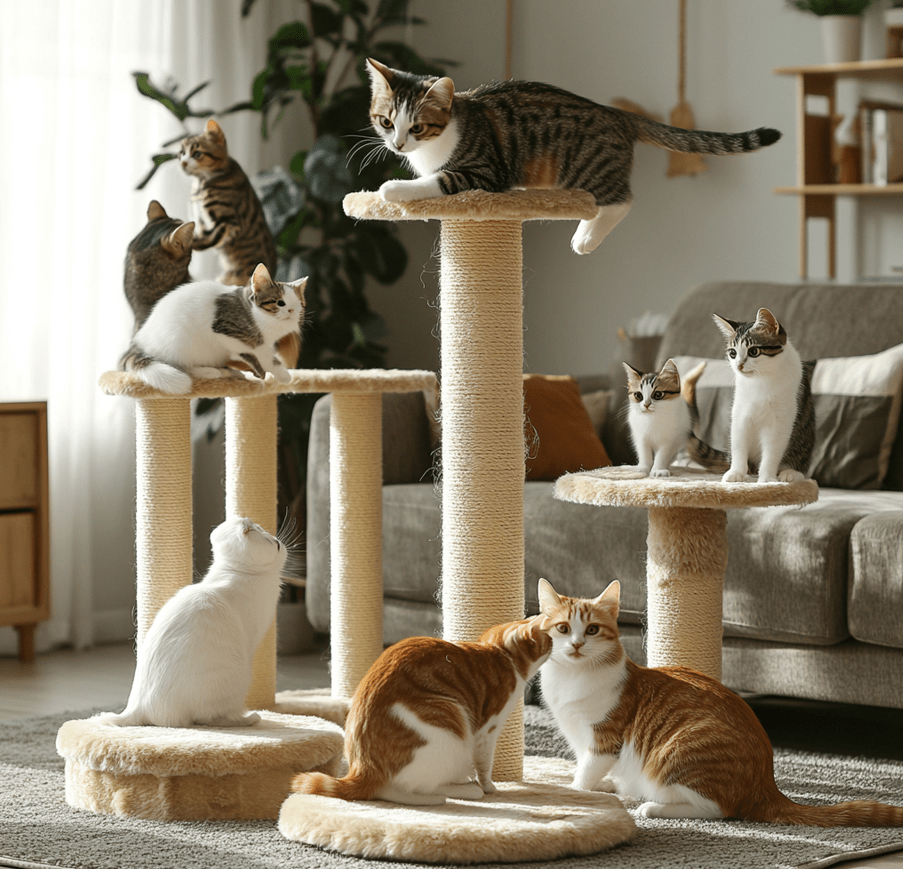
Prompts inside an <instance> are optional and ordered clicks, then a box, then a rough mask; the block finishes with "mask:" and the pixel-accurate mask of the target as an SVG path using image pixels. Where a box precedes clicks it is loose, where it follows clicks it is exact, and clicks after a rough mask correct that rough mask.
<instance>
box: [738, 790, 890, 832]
mask: <svg viewBox="0 0 903 869" xmlns="http://www.w3.org/2000/svg"><path fill="white" fill-rule="evenodd" d="M778 796H779V797H780V799H777V798H775V799H773V800H769V801H768V802H767V803H766V804H765V805H764V806H762V809H761V812H759V811H757V812H756V813H755V816H754V817H753V816H750V817H747V818H746V820H749V821H766V822H768V823H772V824H805V825H807V826H810V827H903V806H891V805H888V804H887V803H878V802H874V801H873V800H852V801H851V802H846V803H837V804H835V805H833V806H804V805H801V804H800V803H795V802H793V800H791V799H789V798H788V797H786V796H784V794H779V795H778Z"/></svg>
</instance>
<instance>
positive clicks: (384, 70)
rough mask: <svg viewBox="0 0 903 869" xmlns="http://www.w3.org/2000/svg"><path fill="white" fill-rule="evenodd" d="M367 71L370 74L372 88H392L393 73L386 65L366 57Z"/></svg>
mask: <svg viewBox="0 0 903 869" xmlns="http://www.w3.org/2000/svg"><path fill="white" fill-rule="evenodd" d="M367 72H368V73H369V74H370V85H371V87H372V88H373V89H374V90H376V89H380V90H390V91H391V90H392V82H393V80H394V79H395V73H394V71H393V70H391V69H390V68H389V67H388V66H386V65H385V64H383V63H380V62H379V61H378V60H374V59H373V58H372V57H368V58H367Z"/></svg>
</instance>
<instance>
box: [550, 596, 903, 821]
mask: <svg viewBox="0 0 903 869" xmlns="http://www.w3.org/2000/svg"><path fill="white" fill-rule="evenodd" d="M619 602H620V584H619V583H617V582H613V583H611V585H609V586H608V588H606V589H605V591H603V592H602V594H600V595H599V597H597V598H595V599H593V600H587V599H581V598H570V597H563V596H561V595H558V594H557V593H556V592H555V589H554V588H552V585H551V584H550V583H549V582H548V581H546V580H544V579H541V580H540V581H539V603H540V609H541V611H542V615H543V616H545V617H546V619H547V622H546V627H547V628H548V629H549V631H550V633H551V636H552V640H553V649H552V654H551V656H550V657H549V659H548V661H547V662H546V663H545V664H544V665H543V667H542V670H541V671H540V680H541V682H542V693H543V698H544V699H545V702H546V704H547V705H548V707H549V709H550V710H551V711H552V714H553V716H554V717H555V721H556V722H557V724H558V727H559V728H560V729H561V732H562V733H563V734H564V736H565V737H566V738H567V741H568V743H569V744H570V746H571V748H572V749H573V751H574V753H575V755H576V758H577V771H576V774H575V776H574V783H573V786H574V787H575V788H580V789H582V790H606V791H614V790H617V792H618V793H619V794H622V795H624V796H630V797H633V798H636V799H641V800H647V802H645V803H643V804H642V805H641V806H640V809H639V811H640V813H641V814H643V815H645V816H646V817H648V818H740V819H742V820H747V821H767V822H771V823H775V824H808V825H811V826H816V827H891V826H893V827H897V826H903V807H898V806H890V805H886V804H884V803H878V802H872V801H869V800H856V801H853V802H846V803H839V804H837V805H833V806H806V805H800V804H798V803H794V802H793V801H792V800H791V799H789V798H788V797H786V796H784V794H782V793H781V792H780V791H779V790H778V787H777V785H776V784H775V780H774V766H773V753H772V748H771V742H770V741H769V739H768V736H767V734H766V733H765V731H764V729H763V728H762V725H761V724H760V723H759V720H758V718H756V716H755V714H754V713H753V711H752V710H751V709H750V708H749V706H748V705H747V704H746V703H745V702H744V701H743V700H741V699H740V698H739V697H738V696H737V695H736V694H734V693H733V692H731V691H729V690H728V689H727V688H725V687H724V686H723V685H721V683H720V682H717V681H716V680H714V679H711V678H709V677H708V676H704V675H702V674H701V673H697V672H695V671H693V670H689V669H687V668H685V667H657V668H646V667H640V666H639V665H637V664H634V663H633V661H631V660H630V659H629V658H628V657H627V656H626V655H625V653H624V649H623V647H622V646H621V641H620V638H619V634H618V624H617V618H618V607H619Z"/></svg>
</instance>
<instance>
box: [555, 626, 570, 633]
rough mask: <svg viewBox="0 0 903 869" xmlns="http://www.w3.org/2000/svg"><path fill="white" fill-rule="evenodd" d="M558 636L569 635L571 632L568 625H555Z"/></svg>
mask: <svg viewBox="0 0 903 869" xmlns="http://www.w3.org/2000/svg"><path fill="white" fill-rule="evenodd" d="M555 627H556V628H557V630H558V633H559V634H569V633H570V632H571V626H570V625H556V626H555Z"/></svg>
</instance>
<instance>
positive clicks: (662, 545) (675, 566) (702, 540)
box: [555, 467, 818, 680]
mask: <svg viewBox="0 0 903 869" xmlns="http://www.w3.org/2000/svg"><path fill="white" fill-rule="evenodd" d="M671 473H672V475H671V476H670V477H646V476H643V475H642V474H640V473H638V472H637V471H636V469H635V468H630V467H615V468H599V469H597V470H594V471H583V472H580V473H576V474H565V475H564V476H563V477H559V478H558V480H556V482H555V497H556V498H558V499H559V500H561V501H573V502H575V503H577V504H595V505H596V506H612V507H645V508H647V509H648V510H649V533H648V536H647V538H646V544H647V549H648V558H647V562H646V601H647V602H646V652H647V658H648V662H649V666H650V667H663V666H684V667H691V668H692V669H694V670H699V671H700V672H702V673H705V674H707V675H708V676H711V677H713V678H714V679H719V680H720V679H721V635H722V627H721V616H722V611H723V608H722V592H723V589H724V569H725V567H726V565H727V554H728V553H727V514H726V513H725V511H726V510H730V509H738V508H745V507H774V506H802V505H803V504H810V503H812V502H813V501H816V500H817V499H818V484H817V483H816V482H815V481H814V480H801V481H799V482H796V483H722V482H721V476H720V475H718V474H710V473H707V472H705V471H696V470H693V469H691V468H672V470H671Z"/></svg>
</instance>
